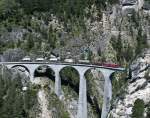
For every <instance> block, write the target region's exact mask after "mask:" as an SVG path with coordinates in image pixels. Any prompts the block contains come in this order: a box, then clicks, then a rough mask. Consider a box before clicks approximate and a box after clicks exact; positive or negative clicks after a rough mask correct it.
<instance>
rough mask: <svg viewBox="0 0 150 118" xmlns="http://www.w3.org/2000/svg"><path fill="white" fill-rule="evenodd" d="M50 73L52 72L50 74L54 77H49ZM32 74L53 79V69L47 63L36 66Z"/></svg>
mask: <svg viewBox="0 0 150 118" xmlns="http://www.w3.org/2000/svg"><path fill="white" fill-rule="evenodd" d="M50 74H52V76H53V77H54V78H50V76H51V75H50ZM33 76H34V77H43V76H45V77H49V78H50V79H52V80H53V81H55V71H54V70H53V68H51V66H49V65H39V66H37V67H36V68H35V70H34V73H33Z"/></svg>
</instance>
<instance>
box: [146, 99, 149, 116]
mask: <svg viewBox="0 0 150 118" xmlns="http://www.w3.org/2000/svg"><path fill="white" fill-rule="evenodd" d="M146 118H150V102H149V103H148V107H147V116H146Z"/></svg>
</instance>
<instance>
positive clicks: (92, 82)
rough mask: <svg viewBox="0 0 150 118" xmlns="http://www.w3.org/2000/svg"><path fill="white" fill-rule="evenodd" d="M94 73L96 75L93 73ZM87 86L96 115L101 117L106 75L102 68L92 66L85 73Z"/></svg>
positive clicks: (88, 95)
mask: <svg viewBox="0 0 150 118" xmlns="http://www.w3.org/2000/svg"><path fill="white" fill-rule="evenodd" d="M91 72H92V73H94V75H95V76H93V75H92V73H91ZM84 77H85V79H86V86H87V101H88V102H89V104H90V105H91V107H92V109H94V111H93V112H94V113H95V115H96V116H95V117H101V113H102V105H103V91H104V81H105V79H104V75H103V73H102V72H101V70H100V69H98V68H95V67H91V68H89V69H87V70H86V71H85V73H84ZM97 88H98V89H97Z"/></svg>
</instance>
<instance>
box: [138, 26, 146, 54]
mask: <svg viewBox="0 0 150 118" xmlns="http://www.w3.org/2000/svg"><path fill="white" fill-rule="evenodd" d="M136 40H137V46H136V54H140V53H141V52H142V50H143V49H144V48H147V47H148V45H147V37H146V35H142V29H141V28H140V29H139V30H138V36H137V39H136Z"/></svg>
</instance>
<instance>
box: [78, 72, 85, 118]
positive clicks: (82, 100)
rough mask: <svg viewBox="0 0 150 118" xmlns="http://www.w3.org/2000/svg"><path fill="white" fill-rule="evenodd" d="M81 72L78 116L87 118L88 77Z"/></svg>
mask: <svg viewBox="0 0 150 118" xmlns="http://www.w3.org/2000/svg"><path fill="white" fill-rule="evenodd" d="M79 73H80V83H79V101H78V112H77V118H87V89H86V79H85V77H84V72H82V73H81V71H80V72H79Z"/></svg>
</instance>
